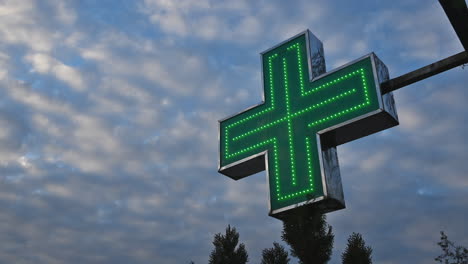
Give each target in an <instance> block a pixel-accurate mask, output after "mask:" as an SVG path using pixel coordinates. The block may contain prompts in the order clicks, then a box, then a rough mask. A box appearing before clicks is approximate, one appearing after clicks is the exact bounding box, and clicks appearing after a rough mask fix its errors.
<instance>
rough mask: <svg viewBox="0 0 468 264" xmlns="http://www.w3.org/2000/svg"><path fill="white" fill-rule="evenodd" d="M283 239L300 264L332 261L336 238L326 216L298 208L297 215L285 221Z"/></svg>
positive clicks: (317, 263) (320, 263) (319, 263)
mask: <svg viewBox="0 0 468 264" xmlns="http://www.w3.org/2000/svg"><path fill="white" fill-rule="evenodd" d="M281 238H282V239H283V241H285V242H286V243H288V244H289V246H290V247H291V255H292V256H294V257H297V258H299V260H300V263H302V264H322V263H326V262H327V261H329V260H330V257H331V254H332V249H333V240H334V238H335V236H334V235H333V232H332V227H331V226H330V225H328V224H327V222H326V217H325V215H322V214H320V213H317V212H313V211H311V210H305V209H302V210H301V209H299V208H298V209H296V214H294V215H291V216H289V217H287V218H285V219H283V232H282V236H281Z"/></svg>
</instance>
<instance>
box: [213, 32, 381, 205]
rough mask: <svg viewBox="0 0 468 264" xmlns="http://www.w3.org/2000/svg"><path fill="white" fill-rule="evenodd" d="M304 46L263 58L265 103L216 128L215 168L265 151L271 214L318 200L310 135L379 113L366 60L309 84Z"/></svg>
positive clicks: (301, 42)
mask: <svg viewBox="0 0 468 264" xmlns="http://www.w3.org/2000/svg"><path fill="white" fill-rule="evenodd" d="M307 61H308V60H307V51H306V41H305V38H304V36H301V37H298V38H296V39H293V40H292V41H290V42H288V43H286V44H283V45H281V46H279V47H277V48H275V49H273V50H272V51H269V52H267V53H265V54H263V73H264V76H263V78H264V82H263V83H264V92H265V103H264V104H262V105H259V106H257V107H254V108H251V109H249V110H247V111H245V112H243V113H241V114H239V115H237V116H234V117H232V118H230V119H227V120H225V121H223V122H221V134H220V136H221V138H220V140H221V142H223V143H222V144H221V165H222V166H225V165H228V164H231V163H234V162H236V161H239V160H242V159H245V158H248V157H250V156H253V155H255V154H257V153H259V152H262V151H265V150H267V151H269V155H268V161H267V162H268V168H269V174H270V175H269V179H270V180H269V181H270V183H269V184H270V192H271V193H270V204H271V208H272V210H274V209H276V208H282V207H285V206H288V205H292V204H296V203H298V202H301V201H305V200H308V199H310V197H320V196H322V195H323V188H322V179H321V170H320V163H319V151H318V147H319V146H318V143H317V138H316V133H317V132H318V131H320V130H323V129H325V128H328V127H331V126H334V125H337V124H340V123H343V122H346V121H348V120H350V119H353V118H356V117H359V116H361V115H363V114H366V113H369V112H371V111H373V110H375V109H377V108H378V107H379V103H378V99H377V96H378V95H377V93H376V88H375V84H374V76H373V70H372V69H373V68H372V63H371V61H370V58H368V57H367V58H365V59H362V60H360V61H358V62H356V63H354V64H352V65H350V66H348V67H346V68H343V69H340V70H338V71H335V72H333V73H331V74H328V75H327V76H325V77H322V78H319V79H316V80H315V81H314V82H309V79H310V76H309V71H308V64H307V63H305V62H307Z"/></svg>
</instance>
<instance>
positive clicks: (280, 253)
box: [261, 242, 289, 264]
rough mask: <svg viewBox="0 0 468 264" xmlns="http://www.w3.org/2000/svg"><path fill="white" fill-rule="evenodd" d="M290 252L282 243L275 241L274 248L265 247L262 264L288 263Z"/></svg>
mask: <svg viewBox="0 0 468 264" xmlns="http://www.w3.org/2000/svg"><path fill="white" fill-rule="evenodd" d="M288 263H289V258H288V252H287V251H286V250H285V249H284V247H283V246H281V245H280V244H278V243H276V242H273V247H272V248H265V249H264V250H263V251H262V263H261V264H288Z"/></svg>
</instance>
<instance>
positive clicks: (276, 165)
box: [225, 43, 370, 200]
mask: <svg viewBox="0 0 468 264" xmlns="http://www.w3.org/2000/svg"><path fill="white" fill-rule="evenodd" d="M286 49H287V51H291V50H293V49H296V56H297V65H298V69H299V78H300V88H301V89H300V90H301V96H306V95H309V94H312V93H314V92H317V91H319V90H321V89H325V88H327V87H329V86H332V85H334V84H336V83H338V82H340V81H343V80H346V79H348V78H350V77H353V76H355V75H359V77H361V82H362V85H363V90H364V99H365V101H364V102H363V103H361V104H357V105H355V106H352V107H349V108H347V109H345V110H342V111H339V112H338V113H334V114H331V115H329V116H327V117H325V118H322V119H319V120H316V121H313V122H311V123H309V124H308V125H307V127H309V128H312V127H314V126H317V125H319V124H321V123H324V122H327V121H330V120H333V119H335V118H337V117H340V116H342V115H344V114H348V113H351V112H354V111H357V110H359V109H361V108H363V107H365V106H367V105H369V104H370V98H369V91H368V86H367V83H366V77H365V71H364V69H363V68H360V69H358V70H355V71H353V72H349V73H347V74H345V75H342V76H341V77H339V78H336V79H334V80H332V81H329V82H327V83H325V84H322V85H320V86H317V87H314V88H312V89H310V90H309V91H305V89H304V84H303V79H304V78H303V72H302V67H301V66H302V59H301V54H300V44H299V43H295V44H293V45H291V46H289V47H287V48H286ZM277 57H278V54H277V53H275V54H273V55H271V56H270V57H268V69H269V89H270V102H271V105H270V106H269V107H268V108H267V109H264V110H262V111H260V112H258V113H255V114H253V115H251V116H248V117H245V118H243V119H241V120H238V121H236V122H234V123H232V124H229V125H228V126H226V129H225V158H226V159H230V158H232V157H235V156H238V155H241V154H243V153H245V152H249V151H252V150H254V149H257V148H259V147H262V146H265V145H268V144H271V143H273V153H274V154H273V156H274V157H273V159H274V161H275V163H274V168H273V170H274V171H275V185H276V186H275V189H276V196H277V200H285V199H289V198H294V197H296V196H299V195H303V194H307V193H310V192H312V191H313V190H314V188H313V177H312V176H313V175H312V160H311V158H310V155H311V154H310V151H311V150H310V140H309V138H308V137H305V138H306V146H307V167H308V172H309V178H308V179H309V183H310V188H308V189H305V190H301V191H297V192H295V193H291V194H288V195H284V196H282V195H281V192H280V184H279V172H278V171H279V163H278V162H277V161H278V149H277V148H278V147H277V145H278V143H277V138H276V137H274V138H270V139H267V140H264V141H262V142H260V143H257V144H254V145H252V146H250V147H247V148H244V149H241V150H239V151H237V152H235V153H231V154H229V151H228V145H229V144H228V138H229V137H228V135H229V132H228V131H229V129H230V128H232V127H235V126H238V125H240V124H242V123H245V122H247V121H249V120H251V119H253V118H255V117H258V116H260V115H263V114H265V113H267V112H270V111H273V110H274V109H275V104H274V100H275V96H274V89H273V88H274V87H273V71H272V61H273V59H274V58H277ZM286 65H287V63H286V60H285V58H283V74H284V77H285V78H284V82H285V87H286V89H285V94H286V107H287V115H286V116H285V117H283V118H280V119H277V120H275V121H273V122H270V123H268V124H266V125H263V126H261V127H260V128H255V129H253V130H250V131H249V132H246V133H244V134H241V135H239V136H236V137H234V138H232V141H237V140H239V139H241V138H243V137H246V136H248V135H251V134H255V133H257V132H259V131H261V130H264V129H266V128H268V127H271V126H274V125H276V124H279V123H281V122H283V121H288V137H289V138H290V140H291V137H292V136H291V133H290V132H291V131H290V126H289V123H290V122H291V121H292V118H294V117H296V116H299V115H302V114H305V113H307V112H310V111H311V110H313V109H315V108H318V107H321V106H324V105H326V104H328V103H331V102H333V101H336V100H338V99H340V98H343V97H345V96H348V95H350V94H353V93H355V92H357V90H356V89H355V88H353V89H350V90H347V91H345V92H343V93H340V94H338V95H336V96H333V97H331V98H328V99H326V100H323V101H322V102H319V103H317V104H314V105H312V106H309V107H307V108H305V109H302V110H299V111H297V112H295V113H292V114H291V113H290V108H289V94H288V91H289V89H287V86H288V84H287V74H286V72H287V71H286V67H287V66H286ZM292 145H293V144H292V142H291V141H290V142H289V148H290V150H289V151H290V157H291V156H293V155H294V154H293V153H294V152H293V151H292V149H291V148H292ZM291 163H294V159H293V157H291ZM293 168H294V165H293V164H292V166H291V169H292V170H293ZM292 175H293V177H292V180H293V185H295V184H294V183H295V180H296V179H295V171H294V170H293V171H292Z"/></svg>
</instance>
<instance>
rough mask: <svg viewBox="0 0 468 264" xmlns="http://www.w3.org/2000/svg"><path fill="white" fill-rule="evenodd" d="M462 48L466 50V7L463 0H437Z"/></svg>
mask: <svg viewBox="0 0 468 264" xmlns="http://www.w3.org/2000/svg"><path fill="white" fill-rule="evenodd" d="M439 3H440V5H441V6H442V8H443V9H444V11H445V14H446V15H447V17H448V19H449V20H450V24H452V27H453V29H455V32H456V33H457V36H458V38H459V39H460V41H461V43H462V45H463V48H465V51H468V8H467V7H466V2H465V0H439Z"/></svg>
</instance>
